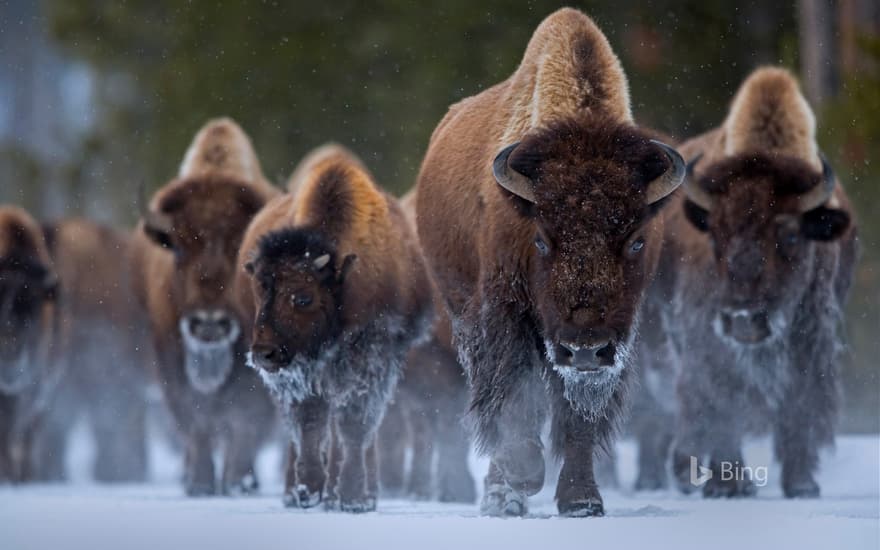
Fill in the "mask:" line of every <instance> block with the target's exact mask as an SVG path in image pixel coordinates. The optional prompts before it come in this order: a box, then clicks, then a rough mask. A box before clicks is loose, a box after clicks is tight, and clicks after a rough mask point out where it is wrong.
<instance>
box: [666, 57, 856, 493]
mask: <svg viewBox="0 0 880 550" xmlns="http://www.w3.org/2000/svg"><path fill="white" fill-rule="evenodd" d="M815 130H816V128H815V118H814V116H813V113H812V111H811V110H810V107H809V105H808V104H807V102H806V100H805V99H804V97H803V96H802V95H801V93H800V90H799V87H798V84H797V81H796V80H795V79H794V78H793V77H792V76H791V74H789V73H788V72H787V71H785V70H783V69H778V68H762V69H759V70H757V71H755V72H754V73H753V74H752V75H751V76H749V78H748V79H747V80H746V81H745V82H744V83H743V85H742V87H741V88H740V90H739V91H738V92H737V94H736V96H735V98H734V100H733V103H732V105H731V107H730V112H729V113H728V115H727V118H726V119H725V121H724V123H723V124H722V125H721V126H720V127H719V128H716V129H713V130H710V131H709V132H707V133H705V134H703V135H701V136H698V137H696V138H694V139H691V140H690V141H687V142H686V143H685V144H683V145H682V147H681V151H682V153H683V154H684V155H685V157H686V158H688V159H690V164H689V167H690V171H689V176H688V179H687V182H686V185H685V186H684V187H683V189H684V191H685V193H680V194H679V196H677V197H676V199H675V201H674V205H673V206H672V207H671V208H670V209H668V210H667V214H668V217H667V220H666V235H665V243H666V244H665V247H664V252H663V258H662V260H661V268H660V272H661V275H660V276H658V278H657V279H656V288H655V289H652V291H651V299H650V301H651V302H653V303H654V304H655V308H656V310H657V311H659V312H660V317H661V319H662V321H663V326H664V331H663V332H664V334H666V336H667V338H668V339H669V340H668V341H669V345H668V346H667V349H669V350H670V351H671V352H672V358H671V360H672V362H673V364H674V365H675V366H676V368H677V369H678V375H677V384H676V385H677V388H676V390H677V395H678V398H677V414H676V417H677V418H676V420H675V423H674V424H675V432H674V443H673V444H674V453H673V471H674V474H675V479H676V482H677V484H678V486H679V487H680V488H681V489H682V490H684V491H686V492H690V491H692V490H693V489H694V488H695V485H694V484H693V483H692V482H691V475H690V471H691V469H694V470H696V471H697V473H698V472H699V470H697V469H696V466H697V465H699V463H700V462H702V461H704V460H706V459H708V464H709V468H710V469H711V470H712V472H713V476H712V478H711V479H710V480H709V481H708V482H706V483H705V485H703V489H702V491H703V494H704V495H705V496H707V497H737V496H747V495H751V494H754V493H755V491H756V487H755V485H754V483H753V482H752V481H751V480H750V479H749V478H748V476H731V475H726V476H725V475H722V471H721V469H722V468H725V464H726V465H727V466H726V467H727V470H728V472H730V471H732V468H733V467H739V468H740V471H744V472H747V471H748V470H746V469H745V468H744V462H743V455H742V449H741V446H742V439H743V437H744V436H746V435H747V434H756V433H766V432H772V434H773V437H774V440H775V451H776V455H777V457H778V459H779V461H780V463H781V465H782V476H781V478H782V488H783V491H784V493H785V495H786V496H787V497H816V496H818V495H819V486H818V485H817V483H816V481H815V479H814V477H813V474H814V472H815V470H816V467H817V464H818V451H819V449H820V447H821V446H823V445H827V444H830V443H832V442H833V438H834V419H835V412H836V409H837V405H838V399H839V397H838V384H839V381H840V379H839V369H840V367H839V362H840V351H841V348H842V346H841V344H840V338H841V334H840V331H839V327H840V325H841V321H842V314H843V306H844V304H845V300H846V294H847V291H848V288H849V286H850V282H851V278H852V273H853V267H854V263H855V261H856V256H857V242H856V230H855V226H854V223H853V220H852V209H851V207H850V205H849V201H848V199H847V197H846V194H845V193H844V190H843V187H842V186H841V185H840V182H839V181H838V180H837V178H836V177H835V175H834V172H833V170H832V169H831V167H830V165H829V164H828V162H827V161H826V160H825V158H824V157H823V156H822V154H821V152H820V151H819V148H818V146H817V144H816V139H815ZM667 358H668V355H667ZM651 368H653V369H654V370H657V369H658V368H661V369H662V368H664V365H660V366H654V367H651V366H649V370H650V369H651ZM666 369H667V371H668V367H666ZM664 399H665V400H667V401H668V400H669V399H670V397H669V396H668V394H667V397H665V398H664V397H662V396H660V397H659V400H661V401H662V400H664ZM667 439H668V438H667ZM663 457H664V454H663V453H657V456H656V460H657V461H662V460H663ZM692 462H693V466H692V465H691V464H692ZM655 470H657V471H662V466H655Z"/></svg>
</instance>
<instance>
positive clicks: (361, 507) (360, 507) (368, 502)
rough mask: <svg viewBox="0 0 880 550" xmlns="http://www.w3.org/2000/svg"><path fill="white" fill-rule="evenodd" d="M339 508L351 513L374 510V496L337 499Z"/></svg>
mask: <svg viewBox="0 0 880 550" xmlns="http://www.w3.org/2000/svg"><path fill="white" fill-rule="evenodd" d="M339 510H341V511H343V512H348V513H351V514H363V513H364V512H375V511H376V498H375V497H363V498H355V499H350V500H349V499H345V500H340V501H339Z"/></svg>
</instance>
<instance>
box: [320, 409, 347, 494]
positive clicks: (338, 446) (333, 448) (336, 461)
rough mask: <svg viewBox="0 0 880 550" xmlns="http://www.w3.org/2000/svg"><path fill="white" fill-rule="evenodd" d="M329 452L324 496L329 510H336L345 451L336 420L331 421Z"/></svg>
mask: <svg viewBox="0 0 880 550" xmlns="http://www.w3.org/2000/svg"><path fill="white" fill-rule="evenodd" d="M329 447H330V448H329V450H328V453H327V485H326V487H327V490H326V491H325V493H326V494H325V496H324V508H326V509H327V510H336V509H338V508H339V495H338V494H337V492H336V486H337V485H338V483H339V471H340V470H341V469H342V459H343V455H344V451H343V449H342V438H341V437H340V436H339V429H338V428H337V427H336V422H330V445H329Z"/></svg>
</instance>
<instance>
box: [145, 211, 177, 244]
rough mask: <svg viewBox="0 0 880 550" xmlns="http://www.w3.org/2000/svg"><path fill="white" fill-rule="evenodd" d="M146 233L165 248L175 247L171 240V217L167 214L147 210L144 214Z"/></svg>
mask: <svg viewBox="0 0 880 550" xmlns="http://www.w3.org/2000/svg"><path fill="white" fill-rule="evenodd" d="M144 234H146V236H147V237H148V238H149V239H150V240H151V241H153V242H154V243H156V244H158V245H159V246H161V247H163V248H173V244H174V243H173V242H172V240H171V217H170V216H168V215H167V214H159V213H157V212H147V213H146V214H144Z"/></svg>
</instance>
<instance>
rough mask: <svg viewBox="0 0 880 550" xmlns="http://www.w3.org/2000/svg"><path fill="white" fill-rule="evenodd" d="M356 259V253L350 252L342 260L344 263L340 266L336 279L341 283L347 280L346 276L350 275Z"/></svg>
mask: <svg viewBox="0 0 880 550" xmlns="http://www.w3.org/2000/svg"><path fill="white" fill-rule="evenodd" d="M355 260H357V255H356V254H349V255H348V256H346V257H345V259H344V260H342V265H341V266H339V270H338V271H337V273H336V281H337V282H338V283H339V284H342V283H343V282H345V278H346V277H347V276H348V273H349V272H350V271H351V267H352V266H353V265H354V262H355Z"/></svg>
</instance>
